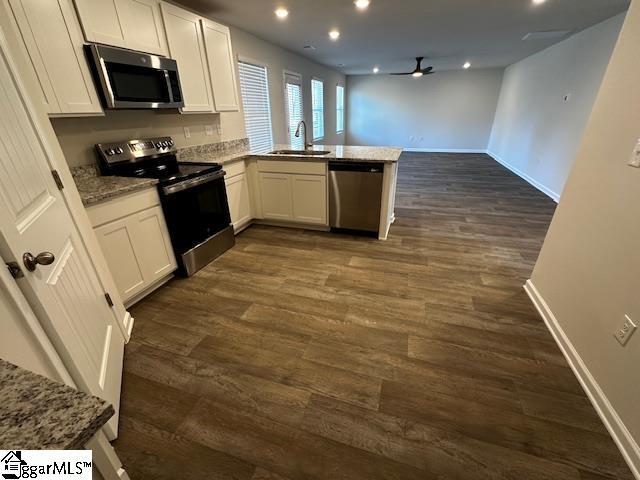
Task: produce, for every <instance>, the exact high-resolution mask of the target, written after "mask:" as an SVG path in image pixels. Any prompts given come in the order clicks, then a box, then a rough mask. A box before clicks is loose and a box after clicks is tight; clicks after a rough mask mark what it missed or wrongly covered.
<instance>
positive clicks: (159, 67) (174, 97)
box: [86, 44, 184, 108]
mask: <svg viewBox="0 0 640 480" xmlns="http://www.w3.org/2000/svg"><path fill="white" fill-rule="evenodd" d="M86 48H87V53H88V55H89V58H90V60H91V61H92V67H93V72H94V76H95V77H96V80H97V82H98V83H99V85H100V87H101V91H102V97H103V100H104V103H105V106H106V107H107V108H179V107H183V106H184V102H183V100H182V93H181V89H180V79H179V77H178V67H177V63H176V61H175V60H172V59H170V58H164V57H158V56H156V55H149V54H146V53H142V52H134V51H131V50H123V49H120V48H113V47H106V46H103V45H95V44H94V45H88V46H87V47H86Z"/></svg>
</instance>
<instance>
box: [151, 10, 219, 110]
mask: <svg viewBox="0 0 640 480" xmlns="http://www.w3.org/2000/svg"><path fill="white" fill-rule="evenodd" d="M162 18H163V19H164V26H165V29H166V31H167V42H168V43H169V53H170V55H171V58H173V59H174V60H176V61H177V62H178V70H179V72H180V85H181V86H182V96H183V97H184V107H183V108H182V111H183V112H213V111H214V109H213V99H212V98H211V81H210V78H209V67H208V65H207V56H206V52H205V49H204V38H203V36H202V28H201V26H200V17H199V16H198V15H195V14H193V13H191V12H189V11H187V10H185V9H183V8H179V7H176V6H175V5H171V4H169V3H166V2H163V3H162Z"/></svg>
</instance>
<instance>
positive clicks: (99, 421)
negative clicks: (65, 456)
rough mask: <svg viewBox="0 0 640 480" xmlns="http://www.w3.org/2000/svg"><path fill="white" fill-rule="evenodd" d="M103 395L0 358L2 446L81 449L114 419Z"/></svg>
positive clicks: (0, 432)
mask: <svg viewBox="0 0 640 480" xmlns="http://www.w3.org/2000/svg"><path fill="white" fill-rule="evenodd" d="M113 414H114V411H113V407H112V406H111V405H110V404H109V403H107V402H105V401H104V400H100V399H99V398H97V397H94V396H91V395H88V394H86V393H83V392H80V391H78V390H75V389H73V388H71V387H68V386H67V385H64V384H62V383H58V382H54V381H53V380H49V379H48V378H45V377H42V376H40V375H37V374H35V373H32V372H29V371H28V370H24V369H22V368H20V367H17V366H15V365H13V364H12V363H9V362H5V361H4V360H2V359H0V448H1V449H19V450H80V449H83V448H84V446H85V445H86V443H87V442H88V441H89V440H90V439H91V437H93V436H94V435H95V433H96V432H97V431H98V430H100V428H101V427H102V426H103V425H104V424H105V423H107V421H108V420H109V419H110V418H111V417H112V416H113Z"/></svg>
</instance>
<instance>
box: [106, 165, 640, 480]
mask: <svg viewBox="0 0 640 480" xmlns="http://www.w3.org/2000/svg"><path fill="white" fill-rule="evenodd" d="M554 208H555V204H554V203H553V202H552V201H551V200H549V199H547V198H546V197H545V196H544V195H542V194H541V193H539V192H537V191H536V190H535V189H533V188H532V187H530V186H529V185H528V184H526V183H525V182H524V181H522V180H521V179H520V178H518V177H516V176H514V175H512V174H511V173H509V172H508V171H507V170H505V169H504V168H502V167H501V166H500V165H498V164H496V163H495V162H493V161H492V160H491V159H489V158H488V157H486V156H483V155H444V154H410V155H408V154H405V155H404V156H403V157H402V159H401V163H400V176H399V180H398V196H397V203H396V223H395V224H394V225H393V226H392V228H391V232H390V235H389V239H388V240H387V241H386V242H379V241H377V240H373V239H370V238H365V237H355V236H345V235H337V234H330V233H321V232H312V231H302V230H294V229H281V228H271V227H261V226H252V227H250V228H249V229H248V230H246V231H244V232H243V233H242V234H241V235H239V236H238V238H237V245H236V247H235V248H234V249H232V250H230V251H229V252H227V253H226V254H225V255H223V256H222V257H220V258H219V259H218V260H216V261H215V262H214V263H212V264H211V265H209V266H208V267H207V268H205V269H204V270H202V271H201V272H199V273H198V274H197V275H195V276H194V277H192V278H190V279H186V280H174V281H172V282H171V283H170V284H169V285H167V286H166V287H165V288H163V289H161V290H160V291H158V292H157V293H155V294H154V295H153V296H152V297H150V298H148V299H146V300H145V301H143V302H142V303H141V304H139V305H138V306H136V308H135V311H134V314H135V316H136V321H137V323H136V325H137V327H136V330H134V333H133V340H132V344H130V345H129V346H128V347H127V348H128V351H127V357H126V359H125V370H126V371H127V375H126V377H125V389H124V397H123V405H124V406H123V414H122V416H123V423H122V428H121V430H122V438H121V439H120V440H118V441H117V442H116V448H117V449H118V451H119V452H120V455H121V458H123V460H124V461H125V465H126V467H127V469H128V470H129V471H130V472H142V473H144V474H145V475H146V477H149V478H150V477H152V476H154V475H155V476H156V477H158V478H163V477H162V476H161V475H160V476H158V474H157V472H158V471H160V465H162V464H164V463H166V471H167V472H177V471H179V466H180V465H181V464H182V463H184V465H187V464H189V463H190V462H192V461H195V464H194V465H193V466H192V469H191V470H189V469H188V468H187V470H186V473H183V474H181V475H180V476H181V478H205V477H207V475H206V474H204V473H203V472H205V471H206V469H207V468H211V475H214V478H216V477H215V475H219V476H220V475H221V473H220V472H224V473H225V474H226V476H225V477H224V478H247V474H249V475H250V476H251V475H252V478H253V479H254V480H268V479H280V480H282V479H284V480H303V479H304V480H308V479H335V478H341V479H350V480H352V479H363V480H364V479H366V480H371V479H402V480H407V479H412V478H420V479H422V480H424V479H432V478H433V479H447V480H450V479H470V480H471V479H472V480H478V479H491V480H496V479H513V480H515V479H541V480H542V479H546V480H558V479H567V480H580V479H582V480H586V479H589V480H592V479H600V480H602V479H609V480H611V479H614V478H615V479H631V478H632V477H631V474H630V472H629V470H628V468H627V466H626V465H625V463H624V461H623V460H622V458H621V455H620V453H619V452H618V450H617V449H616V446H615V445H614V443H613V441H612V440H611V438H610V437H609V436H608V435H607V432H606V430H605V429H604V427H603V425H602V423H601V421H600V420H599V418H598V416H597V415H596V413H595V411H594V409H593V408H592V407H591V405H590V403H589V401H588V400H587V398H586V396H585V395H584V393H583V392H582V390H581V388H580V386H579V384H578V382H577V381H576V379H575V377H574V376H573V374H572V372H571V370H570V368H569V366H568V365H567V363H566V362H565V361H564V359H563V358H562V355H561V354H560V352H559V351H558V349H557V347H556V346H555V344H554V342H553V339H552V338H551V336H550V334H549V333H548V332H547V330H546V328H545V326H544V324H543V323H542V321H541V320H540V319H539V318H538V315H537V313H536V312H535V310H534V308H533V307H532V306H531V304H530V303H529V301H528V299H527V297H526V296H525V294H524V293H523V291H522V285H523V283H524V281H525V280H526V279H527V278H528V276H529V274H530V273H531V269H532V267H533V264H534V262H535V259H536V256H537V253H538V251H539V249H540V247H541V244H542V241H543V238H544V235H545V233H546V229H547V227H548V225H549V222H550V220H551V216H552V215H553V212H554ZM180 332H182V334H181V333H180ZM172 339H175V340H173V341H174V342H175V346H174V347H173V348H171V347H170V346H169V345H168V342H171V341H172ZM142 379H147V381H148V382H151V383H147V384H144V383H143V380H142ZM129 385H131V386H129ZM154 385H157V387H154ZM142 387H145V388H142ZM166 389H170V390H166ZM151 392H156V393H157V395H158V396H160V397H165V396H166V398H167V402H166V404H165V405H161V406H160V405H158V406H156V405H155V403H154V400H152V399H151V398H147V397H149V396H150V395H151V394H152V393H151ZM176 392H183V393H184V396H185V400H184V402H183V404H182V405H179V404H178V403H176V402H175V401H174V400H173V399H174V398H175V395H176ZM139 397H142V399H141V398H139ZM144 398H147V399H146V400H144ZM194 398H195V399H196V401H195V403H193V399H194ZM130 405H131V406H130ZM174 409H175V412H174V413H169V415H170V416H172V418H171V419H165V420H161V421H154V419H153V413H154V411H158V412H169V411H170V410H174ZM163 423H164V428H163V425H162V424H163ZM174 427H175V430H174ZM135 435H138V436H139V438H140V441H136V440H135ZM174 439H176V441H178V446H179V451H182V449H184V448H185V446H187V445H193V446H194V448H193V450H192V452H191V454H190V457H193V456H195V457H196V458H195V459H193V458H191V459H188V458H180V457H179V456H178V455H174V454H170V453H167V454H165V455H162V456H160V455H159V456H157V457H154V458H155V459H156V460H155V461H154V462H150V461H149V460H148V459H149V458H150V457H149V455H151V454H150V453H145V452H150V451H153V452H157V453H158V454H160V453H161V452H164V451H165V449H167V448H168V442H169V441H172V440H174ZM207 455H211V457H207ZM218 462H219V471H216V469H217V466H216V465H217V463H218ZM248 466H250V468H251V471H250V472H248V468H247V467H248ZM207 473H208V472H207ZM145 475H142V477H143V478H144V477H145Z"/></svg>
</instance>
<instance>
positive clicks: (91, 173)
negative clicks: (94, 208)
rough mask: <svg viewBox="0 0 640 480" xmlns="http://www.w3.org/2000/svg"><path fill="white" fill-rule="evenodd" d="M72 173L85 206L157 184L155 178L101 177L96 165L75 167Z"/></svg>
mask: <svg viewBox="0 0 640 480" xmlns="http://www.w3.org/2000/svg"><path fill="white" fill-rule="evenodd" d="M71 174H72V175H73V179H74V181H75V182H76V187H78V192H80V198H81V199H82V203H83V204H84V206H85V207H89V206H91V205H94V204H96V203H100V202H104V201H105V200H110V199H112V198H116V197H120V196H122V195H126V194H127V193H131V192H135V191H138V190H144V189H145V188H149V187H153V186H154V185H157V183H158V180H155V179H153V178H129V177H101V176H99V175H98V171H97V169H96V167H93V166H86V167H75V168H72V169H71Z"/></svg>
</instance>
